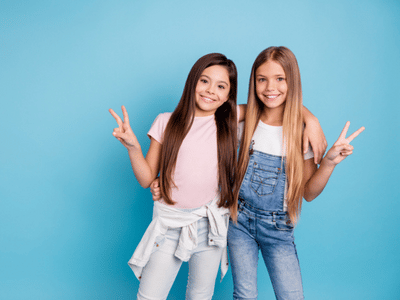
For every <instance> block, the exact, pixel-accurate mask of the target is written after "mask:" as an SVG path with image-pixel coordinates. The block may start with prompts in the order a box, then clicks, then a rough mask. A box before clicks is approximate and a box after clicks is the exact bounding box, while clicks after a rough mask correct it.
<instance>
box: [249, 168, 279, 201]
mask: <svg viewBox="0 0 400 300" xmlns="http://www.w3.org/2000/svg"><path fill="white" fill-rule="evenodd" d="M279 172H280V168H277V167H273V166H269V165H266V164H260V163H257V162H254V163H253V174H252V175H251V179H250V185H251V188H252V189H253V191H254V192H255V193H256V194H257V195H258V196H265V195H270V194H272V193H273V192H274V190H275V187H276V185H277V184H278V175H279Z"/></svg>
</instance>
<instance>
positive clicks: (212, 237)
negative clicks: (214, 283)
mask: <svg viewBox="0 0 400 300" xmlns="http://www.w3.org/2000/svg"><path fill="white" fill-rule="evenodd" d="M218 200H219V195H218V196H216V197H215V198H214V200H213V201H211V203H208V204H206V205H203V206H201V207H199V208H198V209H194V210H192V211H190V212H187V211H183V210H180V209H176V208H174V207H172V206H168V205H165V204H163V203H161V202H159V201H156V202H154V209H153V220H152V221H151V223H150V225H149V227H147V229H146V232H145V233H144V235H143V237H142V239H141V241H140V243H139V245H138V246H137V247H136V250H135V252H134V253H133V255H132V257H131V259H130V260H129V262H128V265H129V266H130V267H131V269H132V271H133V272H134V273H135V276H136V277H137V278H138V279H139V280H140V278H141V274H142V270H143V268H144V266H145V265H146V264H147V262H148V261H149V259H150V255H151V253H152V252H154V251H153V248H154V247H157V245H158V244H160V243H162V241H163V240H164V238H165V234H166V232H167V230H168V228H182V230H181V234H180V237H179V242H178V246H177V248H176V251H175V256H176V257H177V258H179V259H180V260H182V261H188V260H189V259H190V256H191V252H192V250H194V249H195V248H196V247H197V221H198V220H199V219H201V218H203V217H207V218H208V221H209V226H210V227H209V228H210V229H209V233H208V244H209V245H210V246H217V247H221V248H225V249H224V250H223V251H222V255H221V280H222V279H223V277H224V276H225V274H226V272H227V270H228V255H227V250H226V238H227V233H228V225H229V209H227V208H224V207H218V205H217V202H218Z"/></svg>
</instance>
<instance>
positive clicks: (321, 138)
mask: <svg viewBox="0 0 400 300" xmlns="http://www.w3.org/2000/svg"><path fill="white" fill-rule="evenodd" d="M303 122H304V124H305V125H306V126H305V128H304V132H303V151H304V153H307V151H308V144H309V143H310V144H311V147H312V149H313V152H314V163H315V164H317V163H320V160H321V159H322V157H323V156H324V153H325V150H326V147H327V146H328V144H327V142H326V138H325V135H324V132H323V131H322V128H321V125H320V124H319V121H318V119H317V118H316V117H315V116H314V115H313V114H312V113H311V112H310V111H309V110H308V109H307V108H306V107H305V106H303Z"/></svg>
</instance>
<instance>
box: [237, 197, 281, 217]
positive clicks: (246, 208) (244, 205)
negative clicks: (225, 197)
mask: <svg viewBox="0 0 400 300" xmlns="http://www.w3.org/2000/svg"><path fill="white" fill-rule="evenodd" d="M238 211H243V212H245V213H247V214H249V215H252V216H254V217H256V216H263V217H271V218H274V219H282V220H283V219H287V212H286V211H282V210H265V209H262V208H258V207H255V206H254V205H251V203H249V202H246V201H245V200H243V199H240V198H239V200H238Z"/></svg>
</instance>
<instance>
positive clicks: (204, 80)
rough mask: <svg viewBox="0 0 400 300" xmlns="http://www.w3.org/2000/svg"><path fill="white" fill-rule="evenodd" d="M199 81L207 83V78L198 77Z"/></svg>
mask: <svg viewBox="0 0 400 300" xmlns="http://www.w3.org/2000/svg"><path fill="white" fill-rule="evenodd" d="M200 82H202V83H208V80H207V79H204V78H200Z"/></svg>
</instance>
